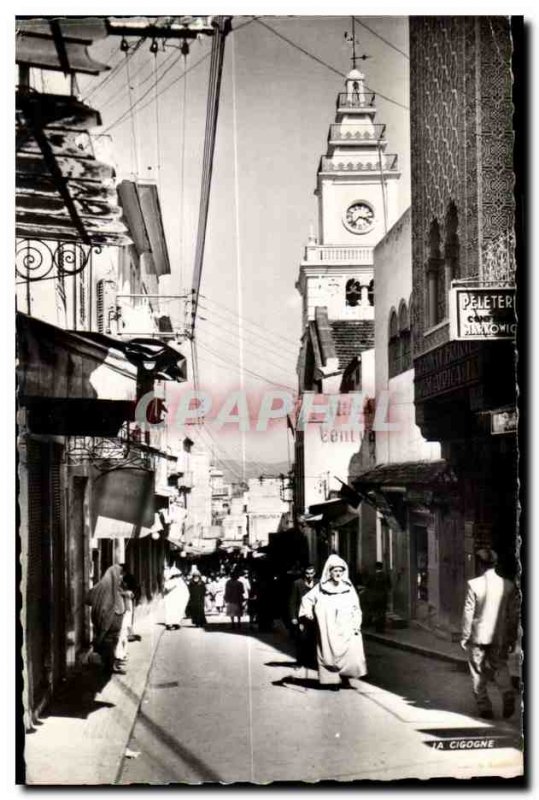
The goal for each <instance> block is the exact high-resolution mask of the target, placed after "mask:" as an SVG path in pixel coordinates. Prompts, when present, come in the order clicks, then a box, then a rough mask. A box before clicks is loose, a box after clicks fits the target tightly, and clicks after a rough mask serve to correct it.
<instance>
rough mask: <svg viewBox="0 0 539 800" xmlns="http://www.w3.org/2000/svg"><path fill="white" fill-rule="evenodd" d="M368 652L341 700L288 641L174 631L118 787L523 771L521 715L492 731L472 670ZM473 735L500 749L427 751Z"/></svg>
mask: <svg viewBox="0 0 539 800" xmlns="http://www.w3.org/2000/svg"><path fill="white" fill-rule="evenodd" d="M366 650H367V662H368V667H369V675H368V677H367V679H364V680H362V681H358V682H353V684H354V688H351V689H345V690H341V691H340V692H335V693H333V692H327V691H321V690H320V689H318V688H317V681H316V673H315V672H308V673H306V671H305V670H304V669H298V668H296V667H295V662H294V659H293V657H292V655H291V650H290V645H289V641H288V639H287V637H286V636H285V635H284V634H283V633H281V632H276V633H271V634H259V633H257V632H250V631H249V630H248V627H247V625H246V624H245V623H244V628H243V630H242V631H241V632H239V633H238V632H237V631H231V630H229V628H228V623H227V622H225V621H224V619H223V620H216V619H215V618H211V617H210V624H209V625H208V628H207V629H206V630H201V629H198V628H193V627H190V623H186V626H185V627H183V628H182V629H181V630H180V631H165V632H164V634H163V636H162V637H161V639H160V641H159V645H158V651H157V653H156V656H155V659H154V662H153V667H152V670H151V673H150V676H149V680H148V685H147V688H146V692H145V694H144V697H143V701H142V704H141V707H140V713H139V715H138V718H137V721H136V724H135V727H134V730H133V735H132V737H131V740H130V742H129V745H128V750H127V753H128V754H129V751H131V754H132V755H134V754H136V753H138V755H136V756H135V757H128V758H125V760H124V763H123V768H122V771H121V775H120V779H119V782H120V783H122V784H128V783H156V784H163V783H168V782H187V783H201V782H225V783H229V782H239V781H248V782H255V783H268V782H271V781H298V780H302V781H319V780H332V779H333V780H338V781H351V780H358V779H372V780H390V779H397V778H410V777H416V778H429V777H435V776H438V777H442V776H444V777H445V776H459V777H469V776H472V775H483V776H485V775H499V776H504V777H513V776H515V775H519V774H521V753H520V752H519V750H518V749H517V745H518V735H517V734H518V721H517V719H516V715H515V718H514V719H512V720H511V721H510V722H503V721H501V720H499V719H498V720H495V721H494V722H493V723H489V722H486V721H481V720H479V719H477V718H475V717H473V716H472V714H473V712H474V704H473V698H472V696H471V691H470V685H469V679H468V676H467V675H466V674H465V673H462V672H459V671H458V670H457V669H456V667H455V666H454V665H452V664H448V663H446V662H442V661H438V660H436V659H427V658H424V657H423V656H420V655H417V654H414V653H407V652H403V651H399V650H396V649H394V648H391V647H387V646H385V645H381V644H378V643H374V642H369V643H366ZM493 696H494V695H493ZM496 702H498V700H496ZM496 708H497V710H498V716H499V706H496ZM472 728H475V729H478V732H477V735H479V736H483V734H487V736H488V739H490V740H492V739H494V740H495V743H496V745H501V746H497V747H495V748H494V749H488V750H477V749H474V750H469V749H467V750H464V751H463V750H441V749H435V748H433V747H431V746H429V745H428V744H427V742H433V741H437V742H443V740H444V739H446V738H447V737H452V738H458V737H465V736H467V735H468V736H469V734H470V729H472ZM475 733H476V732H475V731H474V735H475ZM487 736H485V738H486V739H487Z"/></svg>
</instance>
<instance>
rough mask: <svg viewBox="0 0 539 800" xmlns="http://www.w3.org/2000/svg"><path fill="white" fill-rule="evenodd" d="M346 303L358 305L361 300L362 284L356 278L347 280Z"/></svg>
mask: <svg viewBox="0 0 539 800" xmlns="http://www.w3.org/2000/svg"><path fill="white" fill-rule="evenodd" d="M345 291H346V305H347V306H352V307H353V308H355V306H358V305H359V304H360V302H361V284H360V283H359V281H358V280H356V279H355V278H350V280H348V281H346V289H345Z"/></svg>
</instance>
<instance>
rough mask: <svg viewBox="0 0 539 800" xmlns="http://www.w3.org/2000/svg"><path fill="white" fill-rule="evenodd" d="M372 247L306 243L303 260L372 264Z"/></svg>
mask: <svg viewBox="0 0 539 800" xmlns="http://www.w3.org/2000/svg"><path fill="white" fill-rule="evenodd" d="M373 249H374V248H373V247H342V246H341V245H331V244H324V245H320V244H308V245H307V246H306V247H305V258H304V260H305V262H307V263H309V264H313V265H314V264H331V263H336V262H338V263H340V264H342V263H346V264H353V265H358V266H370V265H372V258H373V256H372V253H373Z"/></svg>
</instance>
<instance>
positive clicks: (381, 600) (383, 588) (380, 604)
mask: <svg viewBox="0 0 539 800" xmlns="http://www.w3.org/2000/svg"><path fill="white" fill-rule="evenodd" d="M389 588H390V582H389V577H388V575H387V573H386V571H385V570H384V565H383V563H382V562H381V561H377V562H376V567H375V572H374V575H371V576H370V577H369V579H368V582H367V593H368V597H369V608H370V611H371V617H372V622H373V624H374V629H375V630H376V631H377V632H378V633H383V632H384V630H385V627H386V611H387V601H388V597H389Z"/></svg>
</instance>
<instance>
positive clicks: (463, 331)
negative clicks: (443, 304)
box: [449, 286, 517, 341]
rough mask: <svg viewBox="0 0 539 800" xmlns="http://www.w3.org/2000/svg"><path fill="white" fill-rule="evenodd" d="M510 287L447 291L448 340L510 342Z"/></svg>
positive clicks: (513, 322)
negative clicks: (498, 340) (500, 340)
mask: <svg viewBox="0 0 539 800" xmlns="http://www.w3.org/2000/svg"><path fill="white" fill-rule="evenodd" d="M516 329H517V323H516V316H515V289H514V287H506V286H500V287H492V286H491V287H488V288H487V287H479V286H477V287H475V286H474V287H470V286H466V287H464V286H458V287H453V288H452V289H451V290H450V292H449V330H450V337H451V339H461V340H465V341H472V340H478V339H514V338H515V335H516Z"/></svg>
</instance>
